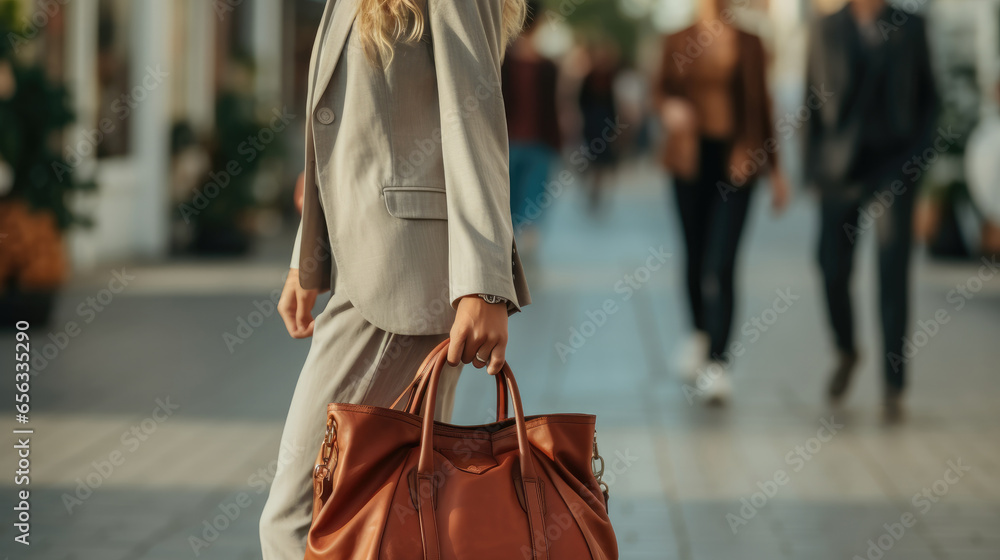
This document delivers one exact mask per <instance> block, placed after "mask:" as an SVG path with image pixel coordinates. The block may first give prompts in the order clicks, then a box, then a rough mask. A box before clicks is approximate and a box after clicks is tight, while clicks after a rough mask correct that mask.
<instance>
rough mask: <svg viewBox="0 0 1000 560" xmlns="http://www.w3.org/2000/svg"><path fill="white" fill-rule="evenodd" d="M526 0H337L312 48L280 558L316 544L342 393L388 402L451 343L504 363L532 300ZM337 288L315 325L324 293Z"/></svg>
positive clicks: (287, 293) (275, 513)
mask: <svg viewBox="0 0 1000 560" xmlns="http://www.w3.org/2000/svg"><path fill="white" fill-rule="evenodd" d="M524 12H525V8H524V0H475V1H470V0H428V1H424V0H336V1H334V0H330V1H329V2H327V6H326V10H325V12H324V16H323V20H322V21H321V24H320V30H319V33H318V35H317V38H316V43H315V46H314V48H313V57H312V62H311V68H310V77H309V80H310V83H309V89H308V91H309V95H308V100H307V120H306V166H305V179H304V196H303V216H302V222H301V224H300V226H299V232H298V236H297V238H296V242H295V247H294V249H293V256H292V263H291V270H290V272H289V275H288V279H287V281H286V283H285V287H284V291H283V292H282V295H281V299H280V301H279V304H278V309H279V311H280V313H281V317H282V318H283V319H284V321H285V325H286V327H287V329H288V332H289V334H291V335H292V337H294V338H305V337H309V336H312V337H313V341H312V345H311V347H310V349H309V355H308V357H307V358H306V363H305V365H304V367H303V369H302V372H301V374H300V375H299V379H298V382H297V384H296V387H295V392H294V395H293V397H292V403H291V406H290V409H289V413H288V418H287V419H286V421H285V427H284V430H283V432H282V436H281V447H280V449H279V453H278V469H277V473H276V475H275V479H274V482H273V484H272V486H271V492H270V495H269V497H268V501H267V504H266V505H265V507H264V511H263V513H262V515H261V521H260V533H261V545H262V549H263V556H264V559H265V560H274V559H285V558H296V559H300V558H302V557H303V556H304V555H305V536H306V534H307V531H308V528H309V524H310V521H311V501H312V482H311V476H312V469H313V461H314V459H315V456H316V452H317V450H318V449H319V446H320V443H321V441H322V438H323V432H324V429H325V418H326V405H327V403H329V402H352V403H365V404H371V405H374V406H389V405H390V404H391V403H392V401H393V400H394V399H395V397H396V396H398V394H399V393H400V392H402V390H403V389H404V388H405V386H406V385H407V383H408V382H409V380H410V379H411V378H412V375H413V374H414V373H415V372H416V368H417V366H418V365H419V363H420V362H421V360H422V359H423V358H424V357H425V356H426V354H427V353H428V352H429V351H430V350H431V349H432V348H433V347H434V346H435V345H437V343H439V342H440V341H441V340H443V339H444V338H445V337H446V336H449V333H450V337H451V339H452V344H451V345H450V348H449V352H448V362H449V363H450V364H451V365H452V366H453V367H452V368H451V370H450V371H449V372H448V374H447V375H446V377H445V378H444V379H442V387H441V392H440V393H439V399H440V400H441V401H443V402H442V403H440V406H439V407H438V409H437V412H436V417H437V418H438V419H440V420H445V421H447V420H448V419H449V418H450V414H451V408H452V404H453V398H454V387H455V383H456V382H457V379H458V372H459V368H460V367H461V364H468V363H472V364H473V365H474V366H475V367H477V368H482V367H484V366H485V367H488V369H489V371H490V373H495V372H498V371H499V370H500V368H501V366H502V365H503V363H504V356H505V354H504V352H505V348H506V342H507V317H508V315H509V314H511V313H513V312H516V311H518V310H519V309H520V307H521V306H523V305H526V304H528V303H529V301H530V300H529V296H528V291H527V287H526V285H525V282H524V277H523V274H522V272H521V265H520V261H519V259H518V257H517V254H516V249H515V247H514V241H513V231H512V225H511V217H510V210H509V208H510V200H509V177H508V172H507V134H506V127H505V124H504V107H503V98H502V95H501V90H500V63H501V58H502V53H503V52H504V49H505V48H506V46H507V44H508V43H509V41H510V39H511V38H512V37H513V36H514V35H515V34H516V33H517V32H518V31H519V29H520V27H521V25H522V22H523V20H524ZM327 289H332V295H331V297H330V300H329V302H328V303H327V304H326V307H325V308H324V309H323V311H322V312H321V313H320V314H319V315H317V316H316V317H315V319H314V318H313V316H312V315H311V309H312V307H313V303H314V302H315V301H316V298H317V295H318V294H319V293H320V292H321V291H324V290H327Z"/></svg>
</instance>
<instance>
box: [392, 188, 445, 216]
mask: <svg viewBox="0 0 1000 560" xmlns="http://www.w3.org/2000/svg"><path fill="white" fill-rule="evenodd" d="M382 197H383V198H385V208H386V210H388V211H389V214H391V215H392V216H395V217H397V218H403V219H407V220H447V219H448V198H447V196H446V195H445V192H444V187H382Z"/></svg>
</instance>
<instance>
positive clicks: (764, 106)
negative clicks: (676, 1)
mask: <svg viewBox="0 0 1000 560" xmlns="http://www.w3.org/2000/svg"><path fill="white" fill-rule="evenodd" d="M700 29H701V28H700V27H698V26H691V27H687V28H685V29H683V30H681V31H678V32H677V33H674V34H672V35H668V36H667V37H665V38H664V40H663V62H662V66H661V70H660V75H659V77H658V79H657V80H656V82H655V84H654V92H653V95H654V99H655V100H656V101H657V103H656V107H657V108H658V109H659V108H660V107H661V106H662V101H663V100H665V99H666V98H668V97H675V98H681V99H685V100H692V99H696V98H698V96H699V95H700V91H699V88H698V83H697V82H696V81H694V80H691V79H690V76H689V75H688V74H689V72H688V70H689V69H690V68H691V67H692V66H693V65H695V64H698V54H699V51H698V50H697V49H698V45H699V43H698V33H699V30H700ZM737 33H738V38H737V49H738V55H737V56H738V57H739V59H738V61H737V64H736V68H737V75H736V77H735V79H734V80H733V82H732V84H733V91H732V99H733V102H734V103H735V107H734V117H735V120H736V123H735V128H736V130H735V134H734V136H733V148H732V149H733V153H732V156H731V157H730V160H729V161H730V163H731V170H732V168H733V167H735V170H736V171H737V173H739V172H740V171H741V170H742V173H743V174H745V176H737V177H733V178H732V179H733V184H734V186H742V185H743V184H746V183H747V182H749V181H750V180H752V179H754V178H756V177H757V176H758V175H759V174H760V173H761V172H762V171H763V170H765V169H767V168H769V167H770V166H776V165H777V164H778V153H777V152H778V139H777V137H775V134H774V121H773V120H772V116H771V100H770V96H769V95H768V91H767V74H766V67H767V55H766V54H765V51H764V45H763V44H762V43H761V40H760V38H758V37H757V36H756V35H753V34H751V33H748V32H746V31H743V30H737ZM696 133H697V131H695V132H694V134H692V133H683V132H682V133H677V131H673V132H668V137H667V141H666V142H665V143H664V146H663V151H662V155H661V161H662V163H663V165H664V167H666V169H667V170H668V171H670V172H671V173H672V174H674V175H675V176H679V177H683V178H685V179H690V178H692V177H693V176H694V175H695V174H696V173H697V169H698V164H697V163H698V157H699V154H698V138H697V136H696Z"/></svg>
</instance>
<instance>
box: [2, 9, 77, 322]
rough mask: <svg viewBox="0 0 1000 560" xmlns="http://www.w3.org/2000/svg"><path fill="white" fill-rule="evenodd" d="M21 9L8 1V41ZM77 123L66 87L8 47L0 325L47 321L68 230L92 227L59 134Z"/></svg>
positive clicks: (64, 272) (61, 276)
mask: <svg viewBox="0 0 1000 560" xmlns="http://www.w3.org/2000/svg"><path fill="white" fill-rule="evenodd" d="M12 6H14V4H11V3H9V2H3V3H0V37H8V36H10V35H9V34H10V33H16V32H17V30H16V27H15V26H14V25H13V24H12V22H13V20H14V18H13V17H12V16H13V13H14V10H13V8H12ZM72 119H73V115H72V111H71V109H70V106H69V103H68V96H67V92H66V90H65V88H63V87H62V86H60V85H57V84H54V83H52V81H51V80H49V78H48V77H47V76H46V74H45V71H44V70H43V69H42V68H41V67H39V66H37V65H31V64H24V63H23V62H21V61H19V60H17V57H16V53H14V52H13V51H12V49H11V44H10V42H8V41H3V42H0V324H2V328H10V327H12V325H14V323H15V322H16V321H21V320H24V321H29V322H30V323H31V324H32V326H38V325H39V324H44V323H45V322H46V321H47V320H48V317H49V314H50V312H51V309H52V303H53V300H54V295H55V294H56V292H57V291H58V289H59V288H60V287H61V286H62V285H63V284H64V283H65V281H66V278H67V276H68V272H69V263H68V258H67V255H66V249H65V240H64V233H65V231H66V230H67V228H69V227H70V226H72V225H74V224H78V223H85V220H83V219H82V218H81V217H80V216H77V215H75V214H74V213H73V212H72V211H71V209H70V206H69V203H68V200H67V198H68V195H69V193H71V192H75V191H78V190H82V189H89V188H93V185H92V184H86V183H82V182H79V181H77V180H76V178H75V177H74V173H73V171H74V170H73V168H72V166H71V165H69V164H68V163H67V162H66V160H65V159H64V158H63V157H62V156H61V155H60V153H59V148H58V146H59V142H58V141H59V133H60V132H61V131H62V130H63V129H64V128H65V127H66V125H67V124H69V123H70V122H71V121H72Z"/></svg>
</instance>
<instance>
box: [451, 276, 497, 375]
mask: <svg viewBox="0 0 1000 560" xmlns="http://www.w3.org/2000/svg"><path fill="white" fill-rule="evenodd" d="M450 336H451V344H450V345H449V347H448V363H449V364H451V365H453V366H456V365H458V364H459V362H461V363H463V364H469V363H471V364H472V365H473V366H475V367H477V368H482V367H483V366H485V365H487V364H489V367H487V369H486V371H488V372H489V373H490V375H496V374H498V373H500V370H501V369H503V363H504V360H506V351H507V304H506V303H486V301H484V300H483V298H481V297H478V296H465V297H463V298H462V299H460V300H459V301H458V314H457V315H456V316H455V323H454V324H453V325H452V327H451V335H450Z"/></svg>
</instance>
